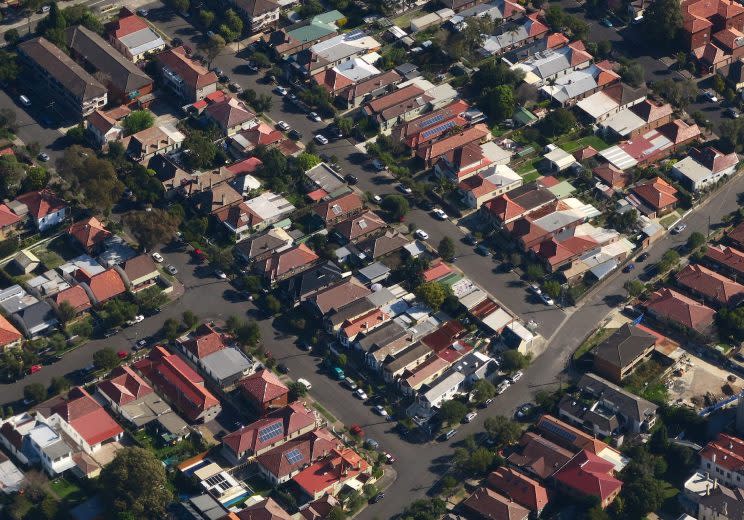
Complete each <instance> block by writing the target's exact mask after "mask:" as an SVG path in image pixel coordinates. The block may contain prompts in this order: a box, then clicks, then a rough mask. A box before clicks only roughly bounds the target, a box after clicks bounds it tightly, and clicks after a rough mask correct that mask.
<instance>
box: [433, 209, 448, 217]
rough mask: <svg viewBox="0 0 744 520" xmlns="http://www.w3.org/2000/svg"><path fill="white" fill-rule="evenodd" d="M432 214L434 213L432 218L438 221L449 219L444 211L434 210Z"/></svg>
mask: <svg viewBox="0 0 744 520" xmlns="http://www.w3.org/2000/svg"><path fill="white" fill-rule="evenodd" d="M432 213H434V216H435V217H436V218H438V219H439V220H447V219H448V218H449V217H448V216H447V214H446V213H445V212H444V210H442V209H440V208H435V209H434V211H433V212H432Z"/></svg>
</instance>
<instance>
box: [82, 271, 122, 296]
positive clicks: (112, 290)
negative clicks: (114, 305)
mask: <svg viewBox="0 0 744 520" xmlns="http://www.w3.org/2000/svg"><path fill="white" fill-rule="evenodd" d="M78 273H79V274H81V276H82V277H83V278H84V281H86V282H87V283H88V287H90V290H91V291H92V292H93V296H95V298H96V300H97V301H98V303H103V302H105V301H107V300H110V299H111V298H113V297H114V296H118V295H120V294H123V293H124V292H126V290H127V287H126V285H124V280H122V279H121V275H119V273H118V272H117V271H116V269H113V268H111V269H107V270H105V271H103V272H101V273H98V274H95V275H93V276H91V277H90V278H88V277H87V275H85V274H84V273H81V271H78ZM85 278H87V279H85Z"/></svg>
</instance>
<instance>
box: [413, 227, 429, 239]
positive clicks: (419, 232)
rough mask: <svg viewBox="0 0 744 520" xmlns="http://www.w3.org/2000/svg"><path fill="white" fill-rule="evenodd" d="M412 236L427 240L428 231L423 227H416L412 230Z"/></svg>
mask: <svg viewBox="0 0 744 520" xmlns="http://www.w3.org/2000/svg"><path fill="white" fill-rule="evenodd" d="M413 236H415V237H416V238H418V239H420V240H429V233H427V232H426V231H424V230H423V229H417V230H416V231H414V232H413Z"/></svg>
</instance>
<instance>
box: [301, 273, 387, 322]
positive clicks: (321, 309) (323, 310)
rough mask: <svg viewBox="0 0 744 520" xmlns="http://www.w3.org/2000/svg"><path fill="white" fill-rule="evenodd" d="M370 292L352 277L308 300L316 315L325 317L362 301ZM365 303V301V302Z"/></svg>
mask: <svg viewBox="0 0 744 520" xmlns="http://www.w3.org/2000/svg"><path fill="white" fill-rule="evenodd" d="M371 293H372V291H371V290H370V289H369V288H367V287H366V286H365V285H364V284H362V283H361V282H359V280H357V279H356V278H354V277H350V278H347V279H346V280H344V281H341V282H338V283H337V284H335V285H333V286H332V287H329V288H328V289H325V290H323V291H320V292H318V293H317V294H315V295H314V296H313V297H311V298H310V299H309V300H308V303H310V304H311V306H312V307H314V310H315V311H316V313H317V314H320V315H321V316H325V315H327V314H329V313H333V312H336V311H339V310H340V309H342V308H344V307H346V306H347V305H350V304H352V303H354V302H356V301H359V300H362V299H363V298H364V297H365V296H367V295H369V294H371ZM365 302H366V300H365Z"/></svg>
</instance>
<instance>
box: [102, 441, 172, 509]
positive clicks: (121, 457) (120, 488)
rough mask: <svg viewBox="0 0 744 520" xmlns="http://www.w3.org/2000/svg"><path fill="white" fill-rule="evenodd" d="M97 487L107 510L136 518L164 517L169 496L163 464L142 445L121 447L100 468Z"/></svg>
mask: <svg viewBox="0 0 744 520" xmlns="http://www.w3.org/2000/svg"><path fill="white" fill-rule="evenodd" d="M100 481H101V490H102V495H103V498H104V501H105V503H106V505H107V506H108V508H109V510H110V511H113V512H117V513H118V512H124V511H128V512H130V513H132V514H133V515H134V516H135V517H136V518H145V519H148V520H150V519H151V520H156V519H160V518H166V517H167V512H166V507H167V506H168V504H170V502H171V500H173V495H172V493H171V488H170V485H169V483H168V478H167V476H166V474H165V468H164V467H163V464H162V463H161V462H160V460H158V459H157V458H156V457H155V455H154V454H153V453H152V452H151V451H149V450H146V449H143V448H124V449H121V450H119V451H118V452H116V457H115V458H114V460H113V461H112V462H111V463H110V464H109V465H108V466H106V467H104V468H103V470H102V471H101V476H100Z"/></svg>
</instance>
